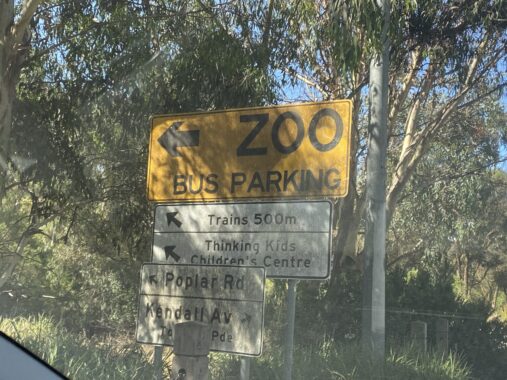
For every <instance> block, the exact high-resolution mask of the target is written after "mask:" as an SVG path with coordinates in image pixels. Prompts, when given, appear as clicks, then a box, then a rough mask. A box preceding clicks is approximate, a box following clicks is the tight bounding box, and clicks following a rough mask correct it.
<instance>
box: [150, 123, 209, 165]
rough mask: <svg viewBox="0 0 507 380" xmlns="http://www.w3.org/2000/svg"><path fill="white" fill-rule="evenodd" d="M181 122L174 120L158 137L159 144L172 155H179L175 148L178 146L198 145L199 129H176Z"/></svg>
mask: <svg viewBox="0 0 507 380" xmlns="http://www.w3.org/2000/svg"><path fill="white" fill-rule="evenodd" d="M181 124H183V122H182V121H175V122H174V123H172V124H171V126H170V127H169V128H168V129H167V130H166V131H165V132H164V133H163V134H162V136H160V137H159V139H158V142H159V144H160V145H162V146H163V147H164V149H165V150H167V151H168V152H169V154H170V155H171V156H174V157H179V156H181V154H180V152H178V151H177V150H176V148H178V147H189V146H199V135H200V131H199V130H194V131H178V129H179V128H180V126H181Z"/></svg>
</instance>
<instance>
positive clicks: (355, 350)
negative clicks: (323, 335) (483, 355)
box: [211, 342, 472, 380]
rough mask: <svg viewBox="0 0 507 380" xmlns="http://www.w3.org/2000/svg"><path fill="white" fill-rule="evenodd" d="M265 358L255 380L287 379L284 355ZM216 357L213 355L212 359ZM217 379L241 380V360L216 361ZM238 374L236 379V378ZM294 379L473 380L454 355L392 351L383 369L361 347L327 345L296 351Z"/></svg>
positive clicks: (254, 369) (257, 364) (258, 362)
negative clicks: (362, 353)
mask: <svg viewBox="0 0 507 380" xmlns="http://www.w3.org/2000/svg"><path fill="white" fill-rule="evenodd" d="M276 352H277V353H278V354H277V355H275V356H274V357H273V356H270V355H269V353H267V352H266V353H265V354H264V355H263V356H262V357H260V358H257V359H254V360H252V364H251V370H250V379H251V380H265V379H269V380H278V379H283V378H284V377H283V375H282V374H283V355H281V350H277V351H276ZM212 358H213V356H212ZM211 362H212V368H211V372H212V373H213V375H214V376H213V379H216V380H230V379H237V378H238V376H237V374H238V373H239V363H238V359H237V358H234V357H231V356H230V355H227V356H225V355H223V356H219V355H217V357H215V360H212V361H211ZM234 374H236V376H234ZM292 374H293V377H292V378H293V379H294V380H322V379H326V380H355V379H357V380H376V379H378V380H380V379H390V380H407V379H409V380H422V379H428V380H429V379H431V380H458V379H460V380H461V379H471V378H472V377H471V375H470V370H469V368H468V367H467V365H466V364H465V362H464V360H463V359H462V358H461V357H459V356H458V355H456V354H454V353H450V354H446V355H443V354H439V353H431V352H430V353H421V352H418V351H417V350H415V349H414V348H413V347H410V346H404V347H398V348H396V349H392V350H391V351H390V352H389V353H388V354H387V355H386V362H385V364H384V365H383V366H378V365H376V364H375V363H374V362H373V361H371V360H368V359H363V358H362V356H361V350H360V347H359V346H358V345H357V344H354V343H351V344H347V345H345V344H334V343H331V342H325V343H323V344H321V345H320V346H315V347H308V346H305V347H296V349H295V352H294V367H293V371H292Z"/></svg>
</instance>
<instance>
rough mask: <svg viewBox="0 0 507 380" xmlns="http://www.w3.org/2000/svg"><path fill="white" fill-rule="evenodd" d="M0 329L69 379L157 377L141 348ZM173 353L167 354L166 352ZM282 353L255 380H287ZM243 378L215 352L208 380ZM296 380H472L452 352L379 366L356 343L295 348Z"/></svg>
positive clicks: (45, 326)
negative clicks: (366, 357)
mask: <svg viewBox="0 0 507 380" xmlns="http://www.w3.org/2000/svg"><path fill="white" fill-rule="evenodd" d="M0 330H1V331H3V332H4V333H6V334H7V335H9V336H11V337H13V338H14V339H16V340H17V341H19V342H20V343H21V344H23V345H24V346H25V347H27V348H28V349H30V350H31V351H33V352H34V353H36V354H37V355H39V356H40V357H42V358H43V359H44V360H46V361H47V362H48V363H50V364H51V365H53V366H54V367H55V368H57V369H59V370H60V371H61V372H62V373H64V374H66V375H67V376H69V377H70V378H71V379H147V378H153V375H154V374H153V367H152V365H151V360H150V358H148V356H147V354H146V353H145V352H144V351H143V349H142V347H141V345H139V344H137V343H135V342H134V341H131V340H129V339H126V340H124V342H123V344H121V345H120V344H119V342H118V338H115V339H111V340H110V341H104V340H103V339H102V340H101V341H100V344H99V343H97V342H92V341H91V340H89V339H85V338H84V337H82V336H79V335H76V334H71V333H69V332H68V331H67V330H66V329H64V328H63V327H62V326H61V325H59V324H58V323H55V322H54V321H53V320H52V319H51V318H49V317H47V316H45V315H38V316H33V317H27V318H25V317H15V318H4V319H0ZM166 351H169V350H166ZM282 374H283V353H282V349H280V348H278V349H276V348H274V347H265V349H264V354H263V355H262V356H261V357H259V358H256V359H252V362H251V369H250V379H251V380H277V379H282V378H283V376H282ZM238 378H239V357H238V356H234V355H225V354H217V353H212V354H211V355H210V380H212V379H214V380H232V379H238ZM293 379H294V380H313V379H315V380H317V379H319V380H321V379H326V380H349V379H350V380H355V379H358V380H363V379H372V380H374V379H379V380H380V379H394V380H396V379H399V380H402V379H403V380H405V379H409V380H422V379H432V380H458V379H460V380H461V379H471V375H470V370H469V368H468V366H467V365H466V364H465V362H464V360H463V359H462V358H461V357H459V356H458V355H456V354H454V353H449V354H446V355H443V354H438V353H432V352H429V353H421V352H419V351H417V350H416V349H414V348H413V347H411V346H401V347H394V348H392V349H391V350H390V351H389V352H388V353H387V355H386V362H385V364H384V365H383V366H381V367H379V366H378V365H376V364H375V363H374V362H373V361H371V360H368V359H364V358H362V356H361V350H360V347H359V346H358V345H357V344H354V343H350V344H343V343H342V344H336V343H333V342H331V341H326V342H323V343H321V344H320V345H312V346H310V345H306V346H296V348H295V351H294V368H293Z"/></svg>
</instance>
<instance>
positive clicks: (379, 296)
mask: <svg viewBox="0 0 507 380" xmlns="http://www.w3.org/2000/svg"><path fill="white" fill-rule="evenodd" d="M377 3H378V5H379V6H380V8H381V11H382V14H383V16H384V23H383V27H382V37H381V38H382V54H380V55H378V56H376V57H374V58H373V59H372V60H371V62H370V94H369V95H370V123H369V124H370V125H369V137H368V157H367V163H366V164H367V173H366V202H367V203H366V234H365V244H364V246H365V248H364V277H363V313H362V314H363V315H362V335H361V340H362V342H361V343H362V347H363V353H364V354H365V355H368V356H371V357H372V359H373V360H375V361H379V362H383V361H384V358H385V237H386V178H387V172H386V155H387V115H388V80H389V38H388V29H389V15H390V3H389V0H377Z"/></svg>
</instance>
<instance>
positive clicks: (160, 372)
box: [153, 346, 164, 380]
mask: <svg viewBox="0 0 507 380" xmlns="http://www.w3.org/2000/svg"><path fill="white" fill-rule="evenodd" d="M163 352H164V347H163V346H155V348H154V352H153V367H154V368H155V373H154V379H155V380H162V379H163V378H164V366H163V363H162V353H163Z"/></svg>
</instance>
